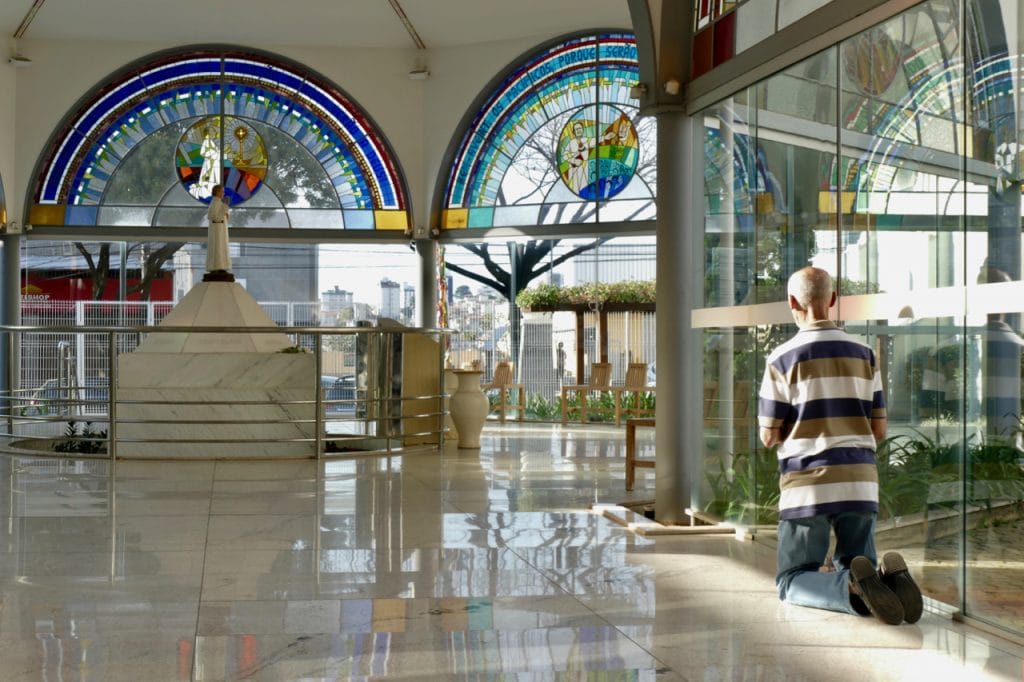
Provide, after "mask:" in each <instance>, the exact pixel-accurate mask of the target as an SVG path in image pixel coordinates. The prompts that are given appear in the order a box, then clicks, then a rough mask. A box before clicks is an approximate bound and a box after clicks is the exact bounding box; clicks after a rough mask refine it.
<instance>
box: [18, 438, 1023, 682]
mask: <svg viewBox="0 0 1024 682" xmlns="http://www.w3.org/2000/svg"><path fill="white" fill-rule="evenodd" d="M652 444H653V441H652V442H651V443H647V444H646V445H645V447H651V446H652ZM623 457H624V455H623V443H622V433H621V430H617V429H612V428H601V427H597V428H588V429H582V428H568V429H563V428H561V427H558V426H554V427H538V426H529V427H514V426H506V427H498V426H489V427H488V428H487V429H486V430H485V433H484V437H483V448H482V450H481V451H479V452H478V451H471V450H457V449H455V448H454V447H450V448H449V449H448V450H446V452H445V453H443V454H442V455H436V454H425V455H407V456H403V457H393V458H390V459H388V458H359V459H353V460H331V461H327V462H324V463H322V464H319V465H318V464H317V463H315V462H295V461H292V462H280V463H273V462H265V461H264V462H238V461H232V462H177V463H161V462H118V463H116V464H110V463H108V462H104V461H97V460H87V461H70V460H68V461H65V460H55V459H50V458H34V457H6V456H4V457H0V481H2V484H3V490H4V491H5V494H4V496H3V498H2V499H3V507H2V511H3V515H4V522H3V524H2V526H0V547H2V549H3V551H2V553H0V678H2V679H5V680H6V679H44V680H51V679H53V680H56V679H65V680H71V679H75V680H117V679H126V680H127V679H131V680H139V679H146V680H150V679H152V680H165V679H166V680H189V679H195V680H222V679H265V680H282V679H318V680H327V679H331V680H334V679H344V680H348V679H366V678H372V677H382V676H408V677H412V678H419V679H430V680H444V679H466V678H474V679H475V678H477V677H481V676H486V677H487V678H488V679H526V678H528V679H551V678H568V679H595V680H598V679H599V680H654V679H659V680H660V679H693V678H701V679H747V678H750V679H753V678H759V679H767V678H765V675H768V678H772V677H773V675H774V674H775V673H779V674H780V675H783V674H784V676H786V677H787V678H789V679H797V680H799V679H808V680H810V679H814V680H820V679H837V680H838V679H847V677H848V675H847V673H848V671H844V669H843V668H842V667H838V668H836V670H835V675H834V677H830V675H831V673H825V674H822V671H821V670H820V669H819V668H818V667H817V666H816V665H814V664H808V663H806V662H805V661H806V660H809V658H808V657H803V656H799V655H797V656H794V655H792V647H797V648H799V647H801V646H803V647H814V646H820V645H822V644H823V643H824V644H825V645H829V646H832V645H833V644H832V643H833V642H834V643H835V644H834V645H835V646H837V647H838V646H841V647H843V649H844V651H845V650H849V649H853V650H856V651H859V652H861V653H863V654H865V655H867V654H870V656H869V658H865V659H864V660H863V661H861V662H860V663H858V666H859V667H860V668H861V669H863V670H867V676H868V677H869V678H870V677H872V676H874V677H878V678H879V679H887V677H886V676H887V675H891V674H894V671H895V672H901V671H903V672H906V671H909V670H911V669H912V668H913V665H914V656H913V655H911V654H914V655H919V656H928V657H931V658H937V660H941V661H943V662H944V663H945V664H946V665H952V666H954V667H955V669H957V670H958V671H959V672H961V673H964V674H963V677H964V678H965V679H972V678H974V679H1003V678H1001V677H1000V676H999V675H1001V674H1002V672H1001V671H1004V670H1014V667H1013V666H1015V665H1016V666H1017V668H1016V670H1019V669H1020V664H1021V658H1020V652H1019V651H1017V650H1013V649H1012V647H1009V645H1006V644H1005V643H1002V642H1000V641H999V640H993V641H989V640H984V642H985V645H986V648H985V650H984V651H985V653H984V654H980V653H978V649H977V646H976V645H977V643H978V642H980V641H983V640H982V639H979V637H980V635H978V634H976V633H972V632H971V631H964V630H963V628H962V627H960V626H957V625H954V624H952V623H950V622H949V621H948V620H945V619H942V618H940V617H939V616H936V615H933V614H928V615H926V618H925V619H924V620H923V621H922V623H921V625H920V626H915V627H913V628H912V629H911V628H909V627H908V628H890V629H879V628H876V627H874V626H873V624H872V623H871V622H870V621H868V620H864V621H860V620H855V619H854V620H851V619H850V618H848V617H843V618H836V617H835V614H828V613H825V612H817V611H809V610H806V609H804V610H797V611H791V610H785V609H780V606H779V603H778V601H777V599H776V597H775V595H774V589H773V586H772V583H771V575H770V572H771V564H772V558H771V550H770V548H766V547H764V546H760V545H757V544H751V543H741V542H738V541H736V540H733V539H729V538H721V537H717V538H700V539H691V538H679V537H675V538H661V539H659V540H657V541H654V540H649V539H644V538H642V537H639V536H636V535H634V534H633V533H631V532H629V531H628V530H626V529H624V528H622V527H620V526H618V525H616V524H614V523H612V522H610V521H608V520H606V519H604V518H603V517H601V516H599V515H596V514H592V513H590V512H589V511H588V507H589V505H590V504H591V503H593V502H595V501H600V502H610V501H621V500H623V499H625V497H626V494H625V493H624V491H623V480H624V472H623V465H624V461H623ZM653 476H654V472H651V471H643V472H641V473H640V477H639V480H638V485H637V492H636V493H635V495H636V496H637V497H638V498H644V497H650V496H651V495H652V488H653V481H654V478H653ZM979 542H980V541H979ZM998 546H999V547H1002V544H1001V543H1000V544H998ZM979 547H980V544H979ZM941 551H945V550H941ZM908 558H909V557H908ZM1005 559H1007V557H1005V556H1003V557H1002V558H1001V559H1000V560H1005ZM922 560H923V559H922ZM1017 575H1019V573H1018V574H1017ZM1014 579H1015V577H1014V576H1013V575H1012V574H1007V589H1006V590H1005V592H1003V593H1001V597H1000V599H1002V600H1003V601H1004V602H1005V603H1007V604H1009V603H1010V599H1011V598H1012V596H1013V595H1014V594H1019V593H1020V590H1019V589H1015V588H1014V587H1013V584H1014V582H1013V581H1014ZM940 634H941V636H939V635H940ZM774 642H785V646H784V647H778V648H777V647H775V646H773V644H772V643H774ZM915 652H916V654H915ZM966 652H970V653H966ZM872 670H873V671H875V673H877V674H875V675H872V673H871V671H872ZM766 671H767V672H766ZM521 676H526V677H525V678H524V677H521ZM892 679H898V677H893V678H892Z"/></svg>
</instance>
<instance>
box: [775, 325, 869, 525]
mask: <svg viewBox="0 0 1024 682" xmlns="http://www.w3.org/2000/svg"><path fill="white" fill-rule="evenodd" d="M884 417H885V399H884V397H883V394H882V381H881V377H880V376H879V373H878V363H877V362H876V361H875V354H874V352H873V351H872V350H871V348H869V347H868V346H866V345H864V344H863V343H861V342H860V341H857V340H856V339H854V338H853V337H852V336H850V335H849V334H847V333H846V332H844V331H843V330H841V329H839V328H838V327H836V326H835V325H834V324H833V323H832V322H830V321H828V320H825V321H820V322H814V323H812V324H811V325H809V326H808V327H807V328H805V329H801V330H800V331H799V332H797V334H796V335H795V336H794V337H793V338H792V339H790V340H789V341H787V342H786V343H784V344H782V345H781V346H779V347H778V348H776V349H775V351H774V352H773V353H772V354H771V355H769V356H768V361H767V366H766V367H765V372H764V379H763V380H762V382H761V391H760V394H759V400H758V416H757V420H758V424H759V425H760V426H762V427H764V428H781V429H782V434H783V441H782V443H781V444H780V445H779V449H778V458H779V473H780V474H781V478H780V480H779V487H780V489H781V496H780V498H779V518H782V519H797V518H805V517H808V516H817V515H819V514H835V513H838V512H844V511H878V470H877V469H876V467H875V437H874V435H873V434H872V432H871V419H872V418H884Z"/></svg>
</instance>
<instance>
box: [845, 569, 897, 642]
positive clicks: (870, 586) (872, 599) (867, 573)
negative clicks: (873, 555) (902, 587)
mask: <svg viewBox="0 0 1024 682" xmlns="http://www.w3.org/2000/svg"><path fill="white" fill-rule="evenodd" d="M850 588H851V590H852V591H853V594H855V595H857V596H858V597H860V598H861V599H863V600H864V604H865V605H866V606H867V607H868V609H870V610H871V613H873V614H875V618H877V619H878V620H880V621H882V622H883V623H888V624H889V625H899V624H900V623H902V622H903V605H902V604H900V600H899V598H898V597H897V596H896V594H895V593H894V592H893V591H892V590H890V589H889V588H888V587H886V586H885V585H884V584H883V583H882V579H881V578H879V577H878V573H877V572H876V571H875V567H874V566H872V565H871V561H870V560H869V559H868V558H867V557H865V556H856V557H854V558H853V561H851V562H850Z"/></svg>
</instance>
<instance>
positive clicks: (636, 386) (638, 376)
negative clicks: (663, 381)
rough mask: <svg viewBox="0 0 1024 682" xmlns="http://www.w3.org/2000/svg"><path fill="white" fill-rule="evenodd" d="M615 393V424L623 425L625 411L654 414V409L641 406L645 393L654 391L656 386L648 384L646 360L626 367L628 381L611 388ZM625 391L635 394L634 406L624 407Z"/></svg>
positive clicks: (637, 413)
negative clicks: (623, 397) (623, 396)
mask: <svg viewBox="0 0 1024 682" xmlns="http://www.w3.org/2000/svg"><path fill="white" fill-rule="evenodd" d="M611 390H612V391H613V392H614V393H615V425H616V426H621V425H622V413H623V411H625V413H626V415H627V416H629V415H633V416H635V417H645V416H652V417H653V416H654V409H645V408H643V407H640V399H641V397H642V396H643V395H644V394H647V393H654V391H655V388H654V386H648V385H647V363H646V362H631V363H629V367H627V368H626V382H625V384H624V385H623V386H612V389H611ZM624 393H631V394H633V399H634V405H633V407H627V408H625V410H623V407H622V395H623V394H624Z"/></svg>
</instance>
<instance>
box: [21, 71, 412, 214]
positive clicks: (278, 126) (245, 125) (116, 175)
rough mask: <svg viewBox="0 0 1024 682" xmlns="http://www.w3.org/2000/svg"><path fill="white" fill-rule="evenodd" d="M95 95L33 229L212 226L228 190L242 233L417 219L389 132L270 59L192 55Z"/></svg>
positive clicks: (65, 138)
mask: <svg viewBox="0 0 1024 682" xmlns="http://www.w3.org/2000/svg"><path fill="white" fill-rule="evenodd" d="M93 92H94V93H95V95H93V96H91V97H89V98H88V99H87V100H84V101H83V102H82V103H81V105H80V106H79V108H78V110H77V111H76V112H74V113H73V114H72V116H71V117H70V119H69V120H70V123H68V124H67V125H66V126H65V128H64V129H63V130H61V131H59V132H58V133H57V135H56V136H55V137H54V140H53V143H52V145H51V152H50V155H49V158H47V159H46V160H45V162H44V163H43V164H41V168H42V171H41V173H40V174H39V176H38V177H37V180H36V186H35V193H34V204H33V207H32V210H31V220H32V222H33V223H34V224H36V225H67V226H76V225H78V226H87V225H101V226H115V225H116V226H132V227H154V226H166V227H175V226H197V225H202V224H203V216H204V215H205V204H206V203H208V202H209V198H210V189H211V187H212V186H213V185H214V184H218V183H221V184H224V185H225V194H226V195H227V197H228V198H229V200H230V202H231V205H232V212H231V218H232V223H233V226H236V227H278V228H305V229H318V228H331V229H355V230H367V229H398V230H404V229H406V228H407V227H408V226H409V224H410V221H409V216H408V212H407V200H406V196H405V195H406V192H405V189H404V186H403V183H402V180H401V178H400V176H399V173H398V170H397V166H396V164H395V163H394V162H393V161H392V154H391V152H390V150H389V149H388V147H387V145H386V143H385V142H384V140H383V137H382V136H381V134H380V133H379V132H378V131H377V130H376V128H375V126H374V125H373V124H372V122H370V120H369V119H368V117H367V116H366V115H365V114H364V113H363V112H362V111H361V109H360V108H359V107H358V106H357V105H356V104H355V103H353V102H352V101H351V100H350V99H349V98H348V97H346V96H345V95H344V94H343V93H342V92H340V91H339V90H338V88H336V87H335V86H333V85H331V84H330V83H328V82H326V81H324V80H322V79H320V78H319V77H318V76H316V75H315V74H311V73H309V72H306V71H304V70H301V69H299V68H297V67H295V66H292V65H289V64H284V63H278V62H276V61H273V60H271V59H269V58H267V57H264V56H261V55H252V54H242V53H221V52H209V53H196V52H189V53H188V54H182V55H177V56H171V57H163V58H161V59H159V60H157V61H153V62H150V63H147V64H143V65H141V66H139V67H137V68H132V69H130V70H127V71H125V72H124V73H122V74H120V75H118V76H115V77H113V78H111V79H110V80H109V81H108V82H107V83H104V84H101V85H99V86H97V87H96V88H94V89H93Z"/></svg>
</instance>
